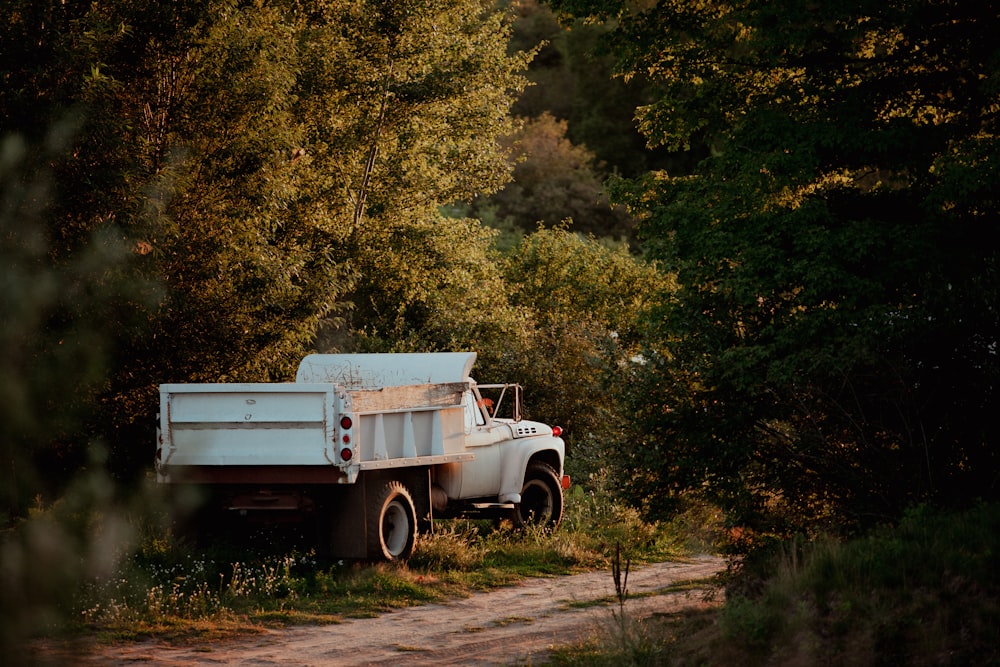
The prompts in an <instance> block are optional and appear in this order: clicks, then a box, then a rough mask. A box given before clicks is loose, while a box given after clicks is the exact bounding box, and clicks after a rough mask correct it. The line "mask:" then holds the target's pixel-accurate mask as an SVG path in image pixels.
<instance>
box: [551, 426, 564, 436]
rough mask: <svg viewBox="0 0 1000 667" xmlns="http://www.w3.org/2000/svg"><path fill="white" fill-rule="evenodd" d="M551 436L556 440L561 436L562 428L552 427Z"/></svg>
mask: <svg viewBox="0 0 1000 667" xmlns="http://www.w3.org/2000/svg"><path fill="white" fill-rule="evenodd" d="M552 435H554V436H556V437H557V438H558V437H559V436H560V435H562V426H553V427H552Z"/></svg>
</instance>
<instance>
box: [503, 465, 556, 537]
mask: <svg viewBox="0 0 1000 667" xmlns="http://www.w3.org/2000/svg"><path fill="white" fill-rule="evenodd" d="M562 515H563V492H562V485H561V484H560V483H559V475H558V474H556V471H555V470H553V469H552V466H550V465H548V464H547V463H542V462H541V461H533V462H531V463H529V464H528V468H527V470H525V471H524V486H522V487H521V502H520V503H518V504H517V505H515V506H514V513H513V520H514V525H515V526H517V527H518V528H521V527H524V526H527V525H532V524H534V525H540V526H545V527H547V528H556V527H557V526H558V525H559V522H561V521H562Z"/></svg>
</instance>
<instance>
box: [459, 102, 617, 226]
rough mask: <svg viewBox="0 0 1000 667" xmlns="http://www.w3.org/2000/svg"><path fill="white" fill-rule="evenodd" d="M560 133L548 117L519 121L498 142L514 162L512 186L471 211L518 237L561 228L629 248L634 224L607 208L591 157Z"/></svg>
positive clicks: (562, 123)
mask: <svg viewBox="0 0 1000 667" xmlns="http://www.w3.org/2000/svg"><path fill="white" fill-rule="evenodd" d="M566 130H567V123H566V121H559V120H556V119H555V118H554V117H552V116H551V115H549V114H548V113H543V114H542V115H541V116H539V117H538V118H534V119H525V120H524V124H523V125H522V127H521V128H520V129H519V130H518V131H517V132H516V133H515V134H514V135H513V136H510V137H505V138H504V139H503V142H502V143H503V144H504V145H505V146H508V150H509V152H510V153H511V155H512V156H516V158H515V160H516V161H515V162H514V172H513V179H512V181H511V182H510V183H509V184H508V185H507V186H506V187H504V188H503V189H502V190H501V191H500V192H498V193H496V194H495V195H492V196H491V197H488V198H484V199H479V200H477V201H476V202H475V205H474V208H473V210H474V211H475V212H476V213H478V214H479V215H480V217H483V218H487V217H488V216H487V215H486V214H487V213H491V214H492V215H493V216H495V217H496V218H498V219H499V220H501V221H503V220H507V221H509V222H510V223H511V224H512V225H513V226H514V227H516V228H517V229H519V230H524V231H531V230H532V229H534V228H535V227H537V226H538V225H539V224H543V225H546V226H548V227H556V226H558V225H560V224H561V223H563V222H566V223H567V224H569V225H570V226H571V227H572V228H573V230H574V231H576V232H579V233H581V234H593V235H595V236H598V237H608V238H612V239H614V240H616V241H620V240H626V241H632V242H634V241H635V240H636V239H635V237H634V227H635V223H634V221H633V220H632V218H631V217H630V216H629V215H628V213H627V212H626V211H625V209H624V207H620V206H619V207H613V206H612V205H611V203H610V201H609V200H608V195H607V193H606V192H605V190H604V184H603V182H602V181H601V176H600V174H599V171H598V170H597V168H596V165H595V159H594V155H593V154H592V153H591V152H590V151H588V150H587V149H586V148H585V147H583V146H576V145H574V144H573V143H572V142H570V141H569V139H567V138H566ZM518 158H519V159H518Z"/></svg>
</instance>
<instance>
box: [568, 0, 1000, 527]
mask: <svg viewBox="0 0 1000 667" xmlns="http://www.w3.org/2000/svg"><path fill="white" fill-rule="evenodd" d="M988 4H989V3H988ZM557 5H558V6H561V7H564V8H566V9H570V10H573V11H593V12H594V13H596V14H597V15H598V16H601V17H605V18H608V17H612V18H615V19H616V20H617V21H618V25H619V27H618V29H617V30H616V31H615V32H614V33H613V34H612V35H611V40H612V43H613V46H614V47H615V48H616V50H617V53H618V54H619V57H620V63H621V67H622V68H623V70H624V71H625V72H638V71H642V72H646V73H649V74H651V76H653V77H654V80H655V81H656V83H657V84H658V85H660V86H661V87H662V93H661V95H659V96H658V97H657V98H656V99H655V100H653V101H652V102H651V103H650V104H648V105H646V106H645V107H643V108H641V109H640V110H639V116H640V123H641V127H642V128H643V131H644V133H645V134H646V135H647V136H648V137H649V138H650V140H651V141H652V142H654V143H658V144H662V145H664V146H667V147H670V148H672V149H686V148H691V147H695V148H696V147H698V146H703V147H705V148H706V149H710V150H711V156H710V157H709V158H708V159H706V160H705V161H704V162H703V163H702V164H701V165H700V166H699V167H698V169H697V170H696V171H695V173H693V174H692V175H689V176H681V175H674V174H666V173H658V174H651V175H650V176H649V177H647V178H644V179H638V180H636V181H633V182H621V183H619V189H618V196H619V198H620V201H626V202H628V203H629V204H630V205H631V206H632V207H633V209H634V210H635V211H636V212H639V211H642V212H644V213H645V214H646V215H647V220H646V221H645V222H644V226H643V227H642V229H641V233H642V234H643V235H644V237H645V239H646V240H645V244H646V247H647V248H650V250H651V252H652V255H653V256H655V257H657V258H658V259H660V260H661V261H662V262H663V265H664V266H665V267H667V268H669V269H672V270H673V269H676V270H677V275H678V281H679V284H680V286H681V287H680V289H679V290H678V291H677V292H676V293H675V294H672V295H668V296H666V297H665V298H663V299H662V300H661V305H660V307H659V308H657V309H654V310H653V311H651V314H650V318H649V324H650V327H651V330H650V338H651V339H655V340H658V343H657V346H656V349H654V350H651V351H650V352H649V353H648V354H647V355H646V357H647V361H648V363H647V364H646V365H645V366H643V367H642V369H640V372H638V373H637V377H636V382H635V384H634V387H635V388H636V389H637V392H636V393H635V394H634V402H633V408H634V410H635V413H636V414H637V415H638V416H639V418H640V421H639V424H638V433H637V440H638V441H640V442H641V443H642V446H641V447H638V448H636V449H635V450H634V451H632V452H629V456H627V457H625V458H624V459H623V463H624V466H623V469H626V470H633V469H635V468H639V469H641V470H643V471H644V472H643V474H640V475H637V476H636V478H635V485H634V488H633V492H634V494H635V495H636V497H637V498H646V499H649V498H652V497H653V493H654V492H655V490H657V489H664V488H666V489H668V490H669V489H680V488H694V489H704V490H705V491H707V492H708V494H709V495H710V496H711V497H714V498H715V499H716V500H718V501H719V502H721V503H722V504H723V505H724V506H725V507H726V509H727V510H729V512H730V518H731V520H732V521H733V522H734V523H737V524H742V525H744V526H748V527H750V528H751V529H752V530H753V531H755V532H756V533H761V534H769V533H771V534H778V535H783V534H789V533H791V532H795V531H796V530H800V529H805V530H812V529H819V528H822V527H824V526H833V525H836V524H839V525H841V526H843V525H852V524H858V523H861V524H866V523H870V522H872V521H873V520H876V519H877V518H879V517H882V518H887V517H891V516H898V514H899V513H900V512H901V510H902V508H903V507H905V506H907V505H908V504H910V503H912V502H913V501H914V500H915V499H923V498H934V499H939V500H941V501H944V502H956V503H962V502H967V501H968V500H969V499H974V498H976V497H979V496H987V497H988V496H992V495H993V494H995V492H996V488H995V483H994V482H995V472H996V470H997V459H996V454H995V448H994V447H993V446H992V443H993V442H994V441H995V440H996V426H995V424H996V421H995V419H993V417H992V414H991V410H990V409H989V407H988V406H990V405H991V404H992V403H994V402H995V400H996V394H995V390H996V386H997V378H998V374H1000V364H998V363H997V355H996V349H995V348H996V345H997V334H998V331H1000V320H998V311H997V308H996V304H997V303H998V299H997V297H998V282H997V275H998V273H997V254H996V250H995V244H993V243H992V241H991V240H990V239H991V238H992V236H993V235H994V234H995V229H994V228H995V221H996V219H997V218H998V215H997V213H998V212H997V208H996V201H995V197H994V196H993V194H992V193H993V192H995V189H996V185H997V181H996V177H997V172H996V169H995V167H994V166H993V165H992V163H993V162H995V160H994V158H995V157H996V156H997V149H998V147H1000V144H998V142H997V138H996V137H997V127H996V119H995V113H994V111H993V110H994V109H995V105H996V104H997V99H998V98H997V95H998V94H1000V88H998V86H997V78H996V72H997V69H996V63H997V59H998V57H1000V56H998V52H997V47H996V45H995V44H994V43H993V42H992V40H990V39H989V38H988V37H987V35H990V34H992V33H993V32H994V31H995V29H996V28H997V13H996V12H995V11H993V9H995V8H992V7H991V8H988V9H987V8H986V7H984V6H982V5H962V6H959V5H953V4H940V3H931V2H920V1H914V2H904V3H896V4H893V5H885V4H884V3H861V4H855V5H844V4H843V3H836V2H823V3H818V4H815V3H814V4H813V5H811V6H810V7H809V9H808V11H806V10H805V9H804V8H803V6H801V4H799V3H794V2H789V3H773V2H771V3H743V4H732V3H725V2H709V3H702V2H698V3H695V2H684V1H683V0H681V1H678V2H667V3H658V4H657V5H656V6H655V7H651V8H648V9H647V10H644V11H633V10H632V9H630V8H628V7H626V6H625V4H624V3H586V2H584V3H557ZM959 174H960V175H961V176H958V175H959ZM956 176H957V177H959V178H960V179H961V182H962V185H961V186H960V185H959V182H958V181H957V180H953V177H956ZM651 397H656V400H654V401H651V400H650V398H651ZM931 406H933V407H931ZM661 497H667V498H669V495H668V494H661ZM653 504H654V505H655V504H656V501H655V500H654V501H653Z"/></svg>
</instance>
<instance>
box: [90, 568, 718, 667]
mask: <svg viewBox="0 0 1000 667" xmlns="http://www.w3.org/2000/svg"><path fill="white" fill-rule="evenodd" d="M723 567H724V563H723V561H722V560H721V559H718V558H714V557H708V556H703V557H699V558H695V559H692V560H690V561H688V562H683V563H679V562H674V563H659V564H655V565H649V566H645V567H642V568H637V569H635V570H634V571H632V572H631V573H630V575H629V578H628V591H629V594H630V597H629V599H628V600H627V601H626V604H625V611H626V614H627V615H628V617H629V618H640V617H645V616H648V615H650V614H654V613H673V612H676V611H680V610H683V609H696V608H701V607H704V606H707V605H708V604H710V603H708V602H706V601H705V599H704V593H705V591H704V590H688V591H670V590H669V587H670V586H671V585H672V584H675V583H677V582H680V581H686V580H698V579H704V578H706V577H710V576H712V575H713V574H715V573H716V572H718V571H720V570H721V569H722V568H723ZM617 609H618V602H617V598H616V596H615V586H614V580H613V579H612V576H611V573H610V572H608V571H602V572H591V573H586V574H578V575H572V576H564V577H553V578H545V579H529V580H527V581H525V582H523V583H521V584H519V585H517V586H511V587H508V588H502V589H499V590H495V591H490V592H487V593H478V594H475V595H473V596H471V597H469V598H465V599H459V600H453V601H449V602H446V603H443V604H430V605H423V606H420V607H411V608H408V609H403V610H400V611H394V612H391V613H387V614H384V615H382V616H380V617H378V618H369V619H348V620H345V621H344V622H342V623H339V624H336V625H327V626H308V627H294V628H283V629H277V630H270V631H267V632H265V633H264V634H261V635H254V636H252V637H243V638H240V639H239V640H232V641H224V642H211V643H208V642H206V643H198V644H190V645H185V646H171V645H168V644H163V643H161V642H157V641H149V642H144V643H140V644H130V645H127V646H119V647H113V648H105V649H103V650H101V652H100V654H99V655H91V656H87V657H86V658H83V660H80V661H79V662H81V663H82V664H88V663H89V664H91V665H113V666H118V667H120V666H124V665H136V664H138V665H150V666H154V667H191V666H194V665H241V666H246V667H265V666H270V665H282V666H299V667H309V666H316V667H319V666H321V665H322V666H328V665H337V666H341V665H343V666H360V665H407V666H410V665H414V666H423V665H463V666H470V667H472V666H479V667H485V666H492V665H509V664H512V663H521V664H524V663H528V662H537V661H542V660H544V658H545V655H546V653H547V652H548V651H549V650H550V649H551V648H552V647H555V646H561V645H566V644H570V643H572V642H574V641H577V640H579V639H581V638H584V637H587V636H591V635H594V634H597V635H598V636H601V635H600V633H601V632H602V630H601V628H602V626H606V625H608V624H609V623H612V622H613V617H612V610H615V611H617ZM81 657H82V656H77V658H81Z"/></svg>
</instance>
